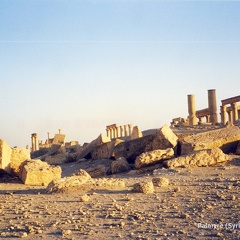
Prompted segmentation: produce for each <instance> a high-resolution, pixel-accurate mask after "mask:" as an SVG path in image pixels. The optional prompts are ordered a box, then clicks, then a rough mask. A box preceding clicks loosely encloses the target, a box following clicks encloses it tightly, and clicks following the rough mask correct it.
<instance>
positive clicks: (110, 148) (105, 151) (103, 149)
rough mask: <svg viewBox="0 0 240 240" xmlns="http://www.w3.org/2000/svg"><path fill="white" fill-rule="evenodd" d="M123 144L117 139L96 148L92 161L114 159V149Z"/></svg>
mask: <svg viewBox="0 0 240 240" xmlns="http://www.w3.org/2000/svg"><path fill="white" fill-rule="evenodd" d="M121 142H123V140H120V139H115V140H113V141H111V142H107V143H103V144H101V145H99V146H96V147H95V148H94V149H93V150H92V152H91V156H92V159H94V160H99V159H106V158H111V157H114V147H115V146H117V145H118V144H119V143H121Z"/></svg>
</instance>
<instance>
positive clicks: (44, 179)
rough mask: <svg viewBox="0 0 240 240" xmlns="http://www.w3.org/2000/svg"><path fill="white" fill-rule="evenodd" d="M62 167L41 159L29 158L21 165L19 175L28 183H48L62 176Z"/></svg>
mask: <svg viewBox="0 0 240 240" xmlns="http://www.w3.org/2000/svg"><path fill="white" fill-rule="evenodd" d="M61 174H62V169H61V167H59V166H50V165H49V164H47V163H46V162H42V161H41V160H27V161H25V162H23V163H22V164H21V166H20V171H19V177H20V179H21V180H22V181H23V183H24V184H26V185H48V184H49V183H50V182H51V181H52V180H54V179H58V178H61Z"/></svg>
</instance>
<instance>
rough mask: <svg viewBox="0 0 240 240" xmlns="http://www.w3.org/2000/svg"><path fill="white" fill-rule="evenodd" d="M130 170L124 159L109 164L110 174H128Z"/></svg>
mask: <svg viewBox="0 0 240 240" xmlns="http://www.w3.org/2000/svg"><path fill="white" fill-rule="evenodd" d="M130 169H131V167H130V165H129V163H128V162H127V160H126V158H124V157H122V158H119V159H117V160H115V161H113V162H112V163H111V170H112V174H115V173H121V172H128V171H129V170H130Z"/></svg>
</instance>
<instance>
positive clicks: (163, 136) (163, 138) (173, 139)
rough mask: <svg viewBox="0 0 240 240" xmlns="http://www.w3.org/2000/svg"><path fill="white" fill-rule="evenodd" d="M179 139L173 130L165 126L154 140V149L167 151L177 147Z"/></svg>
mask: <svg viewBox="0 0 240 240" xmlns="http://www.w3.org/2000/svg"><path fill="white" fill-rule="evenodd" d="M177 143H178V137H177V136H176V135H175V134H174V132H173V131H172V129H171V128H170V127H169V126H168V125H164V126H163V127H162V128H160V129H159V130H158V132H157V134H156V137H155V138H154V140H153V143H152V148H153V149H167V148H174V147H175V146H177Z"/></svg>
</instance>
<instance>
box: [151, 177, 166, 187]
mask: <svg viewBox="0 0 240 240" xmlns="http://www.w3.org/2000/svg"><path fill="white" fill-rule="evenodd" d="M152 182H153V185H154V186H155V187H166V186H168V185H169V179H168V178H165V177H157V178H153V179H152Z"/></svg>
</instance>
